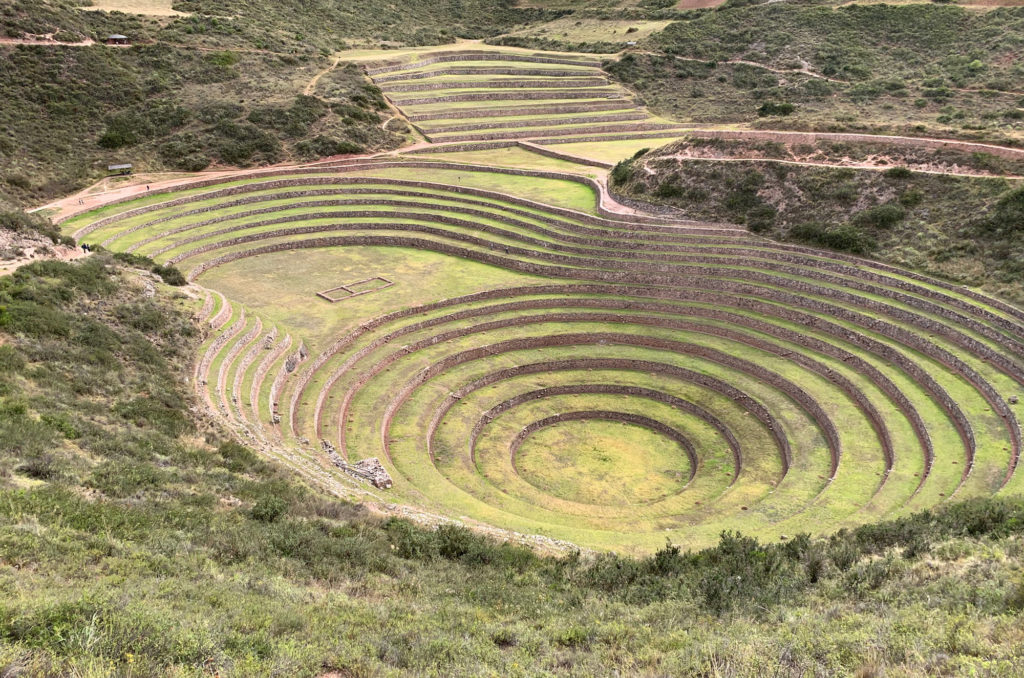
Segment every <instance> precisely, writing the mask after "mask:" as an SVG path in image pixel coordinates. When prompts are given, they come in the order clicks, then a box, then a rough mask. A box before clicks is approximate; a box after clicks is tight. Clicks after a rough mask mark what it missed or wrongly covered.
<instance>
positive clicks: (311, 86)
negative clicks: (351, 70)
mask: <svg viewBox="0 0 1024 678" xmlns="http://www.w3.org/2000/svg"><path fill="white" fill-rule="evenodd" d="M340 63H341V57H340V56H336V57H334V61H332V62H331V65H330V66H328V67H327V68H325V69H324V70H322V71H320V72H319V73H317V74H316V75H314V76H313V78H312V79H311V80H310V81H309V84H307V85H306V89H304V90H302V93H303V94H305V95H306V96H307V97H308V96H312V95H313V92H315V91H316V84H317V83H318V82H320V78H322V77H324V76H325V75H327V74H328V73H330V72H331V71H333V70H334V69H335V68H337V67H338V64H340Z"/></svg>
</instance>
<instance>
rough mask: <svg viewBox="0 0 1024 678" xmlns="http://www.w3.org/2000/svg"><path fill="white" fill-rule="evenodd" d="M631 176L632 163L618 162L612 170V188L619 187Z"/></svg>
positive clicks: (630, 161) (629, 161)
mask: <svg viewBox="0 0 1024 678" xmlns="http://www.w3.org/2000/svg"><path fill="white" fill-rule="evenodd" d="M632 176H633V161H632V160H620V161H619V162H617V163H616V164H615V167H613V168H612V173H611V178H612V185H613V186H621V185H623V184H625V183H627V182H628V181H629V180H630V178H632Z"/></svg>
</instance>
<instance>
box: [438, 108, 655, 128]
mask: <svg viewBox="0 0 1024 678" xmlns="http://www.w3.org/2000/svg"><path fill="white" fill-rule="evenodd" d="M647 118H648V115H647V113H646V112H644V111H629V112H628V113H611V114H608V115H594V116H589V117H588V116H585V115H577V116H572V117H568V118H538V119H534V120H498V121H495V122H475V123H468V124H463V125H444V126H440V127H430V128H424V129H425V130H426V132H427V133H428V134H453V133H455V132H473V131H478V130H488V129H502V128H505V127H508V128H512V127H514V128H517V129H520V128H523V127H551V126H552V125H585V124H594V123H604V122H624V121H628V120H646V119H647Z"/></svg>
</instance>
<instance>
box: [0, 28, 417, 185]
mask: <svg viewBox="0 0 1024 678" xmlns="http://www.w3.org/2000/svg"><path fill="white" fill-rule="evenodd" d="M328 65H329V62H328V60H326V59H320V58H309V57H299V58H296V57H292V56H288V55H281V56H278V55H271V54H253V53H239V52H230V51H212V52H211V51H197V50H191V49H187V48H183V47H174V46H170V45H166V44H156V45H151V46H141V47H134V48H132V49H129V50H124V49H110V48H105V47H88V48H81V47H68V48H54V47H24V46H19V47H14V48H8V49H2V48H0V68H3V69H4V72H5V73H6V74H8V76H7V77H4V78H3V79H2V81H0V96H2V97H3V99H4V101H5V102H7V103H6V104H5V105H4V106H3V107H2V108H0V127H3V128H4V129H6V130H7V134H6V137H0V161H2V163H0V165H2V169H0V194H6V195H7V196H8V197H9V198H10V199H12V200H17V201H19V202H21V203H22V204H26V203H36V204H38V203H39V202H43V201H45V200H47V199H51V198H54V197H57V196H60V195H64V194H67V193H69V192H72V191H73V190H75V189H76V188H80V187H81V186H82V185H84V184H85V183H88V182H89V181H94V180H95V179H96V177H97V176H102V175H103V174H104V173H105V171H106V166H107V165H108V164H113V163H118V162H132V163H133V164H135V165H136V167H137V169H148V170H160V169H171V170H187V171H196V170H201V169H205V168H206V167H208V166H209V165H211V164H223V165H231V166H243V167H244V166H247V165H252V164H265V163H274V162H281V161H285V160H289V159H291V160H308V159H314V158H317V157H321V156H328V155H335V154H339V153H361V152H366V151H371V150H379V149H383V148H392V147H394V146H396V145H397V144H398V143H399V141H400V137H398V136H396V135H394V134H391V133H390V132H385V131H384V130H382V129H381V123H382V122H383V121H384V120H385V119H386V116H383V117H382V113H381V112H382V111H384V110H386V108H387V104H386V103H385V102H384V100H383V98H382V97H381V95H380V92H379V90H378V89H377V88H376V87H374V86H373V85H372V84H370V83H369V82H368V81H367V80H366V79H365V78H364V77H363V75H362V72H361V70H360V69H358V68H357V67H356V66H353V65H349V66H348V67H345V66H342V67H340V68H338V69H335V70H334V71H332V72H331V73H330V83H331V87H330V89H329V90H324V91H325V92H328V93H327V94H326V95H325V96H324V97H316V96H304V95H302V94H300V92H301V85H300V84H299V83H296V82H295V80H296V71H297V69H298V68H299V67H302V68H304V69H305V70H306V71H308V72H309V73H310V77H312V73H314V72H315V70H316V69H318V68H326V67H327V66H328ZM325 84H326V83H325Z"/></svg>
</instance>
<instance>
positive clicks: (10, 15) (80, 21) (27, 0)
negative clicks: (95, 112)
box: [0, 0, 560, 53]
mask: <svg viewBox="0 0 1024 678" xmlns="http://www.w3.org/2000/svg"><path fill="white" fill-rule="evenodd" d="M92 4H93V3H90V2H87V1H83V2H79V1H76V0H10V1H9V2H6V3H5V5H4V7H2V8H0V31H2V33H4V34H6V35H7V36H10V37H18V36H20V35H23V34H26V33H28V34H37V35H40V34H50V33H57V35H56V36H55V37H57V38H58V39H60V40H63V41H66V42H73V41H75V40H78V39H82V38H90V37H91V38H101V37H104V36H105V35H106V34H108V33H109V32H111V30H113V29H117V30H118V31H119V32H121V33H124V34H125V35H130V37H132V38H133V39H134V40H135V41H136V42H140V41H147V40H150V41H151V40H161V41H167V42H181V43H189V44H197V45H203V46H206V47H230V48H247V49H262V50H268V51H273V52H292V53H298V52H309V51H317V50H323V51H325V52H327V53H330V52H334V51H337V50H339V49H344V48H345V47H346V46H349V45H351V44H353V43H356V44H372V45H379V44H381V43H390V44H404V45H433V44H444V43H449V42H453V41H454V40H456V39H458V38H484V37H487V36H491V35H496V34H498V33H501V32H503V31H506V30H509V29H512V28H514V27H516V26H518V25H520V24H524V23H527V22H530V21H537V20H543V19H547V18H554V17H556V16H558V15H559V14H560V12H557V11H554V12H553V11H547V10H540V9H529V8H519V7H517V6H516V3H515V2H513V1H512V0H461V1H458V2H431V1H429V0H409V1H407V2H402V3H385V2H380V1H379V0H360V1H358V2H352V1H348V2H331V1H330V0H313V1H312V2H299V1H298V0H286V1H282V2H263V1H261V0H227V1H226V2H225V1H222V0H216V1H215V0H178V1H175V2H169V3H168V4H169V6H170V7H171V8H173V10H174V11H175V12H177V13H178V14H176V15H174V16H171V17H159V18H152V17H145V18H143V17H138V16H136V15H128V14H124V13H120V12H113V13H108V12H94V11H83V10H89V9H91V5H92ZM95 4H97V5H100V6H102V3H95ZM126 7H130V3H129V4H128V5H126Z"/></svg>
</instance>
